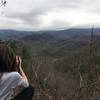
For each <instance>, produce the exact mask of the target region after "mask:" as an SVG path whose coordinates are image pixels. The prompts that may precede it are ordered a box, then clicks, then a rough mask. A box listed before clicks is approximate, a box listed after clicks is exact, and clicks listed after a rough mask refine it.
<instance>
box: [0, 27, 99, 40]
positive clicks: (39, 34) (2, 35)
mask: <svg viewBox="0 0 100 100" xmlns="http://www.w3.org/2000/svg"><path fill="white" fill-rule="evenodd" d="M91 31H92V29H90V28H87V29H85V28H81V29H67V30H58V31H34V32H32V31H29V32H28V31H16V30H0V39H15V40H16V39H22V40H37V41H38V40H50V39H51V40H52V39H66V38H75V37H79V38H83V37H87V36H90V34H91ZM93 31H94V35H100V28H95V29H94V30H93Z"/></svg>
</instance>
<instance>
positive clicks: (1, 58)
mask: <svg viewBox="0 0 100 100" xmlns="http://www.w3.org/2000/svg"><path fill="white" fill-rule="evenodd" d="M13 71H17V65H16V55H15V53H14V52H13V50H12V49H11V48H10V47H9V46H7V45H5V44H0V72H1V73H3V72H13Z"/></svg>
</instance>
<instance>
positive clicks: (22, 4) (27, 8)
mask: <svg viewBox="0 0 100 100" xmlns="http://www.w3.org/2000/svg"><path fill="white" fill-rule="evenodd" d="M92 25H94V26H95V27H99V26H100V0H7V5H6V7H3V6H0V29H16V30H29V31H31V30H33V31H38V30H58V29H67V28H74V27H91V26H92Z"/></svg>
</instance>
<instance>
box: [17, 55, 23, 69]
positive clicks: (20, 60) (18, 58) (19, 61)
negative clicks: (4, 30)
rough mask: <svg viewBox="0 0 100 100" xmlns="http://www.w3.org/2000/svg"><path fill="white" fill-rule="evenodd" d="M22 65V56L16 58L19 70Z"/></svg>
mask: <svg viewBox="0 0 100 100" xmlns="http://www.w3.org/2000/svg"><path fill="white" fill-rule="evenodd" d="M21 63H22V59H21V57H20V56H16V65H17V68H20V67H21Z"/></svg>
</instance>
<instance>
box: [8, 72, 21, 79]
mask: <svg viewBox="0 0 100 100" xmlns="http://www.w3.org/2000/svg"><path fill="white" fill-rule="evenodd" d="M8 76H9V77H11V78H14V79H19V78H21V75H20V74H19V73H18V72H10V73H9V75H8Z"/></svg>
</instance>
